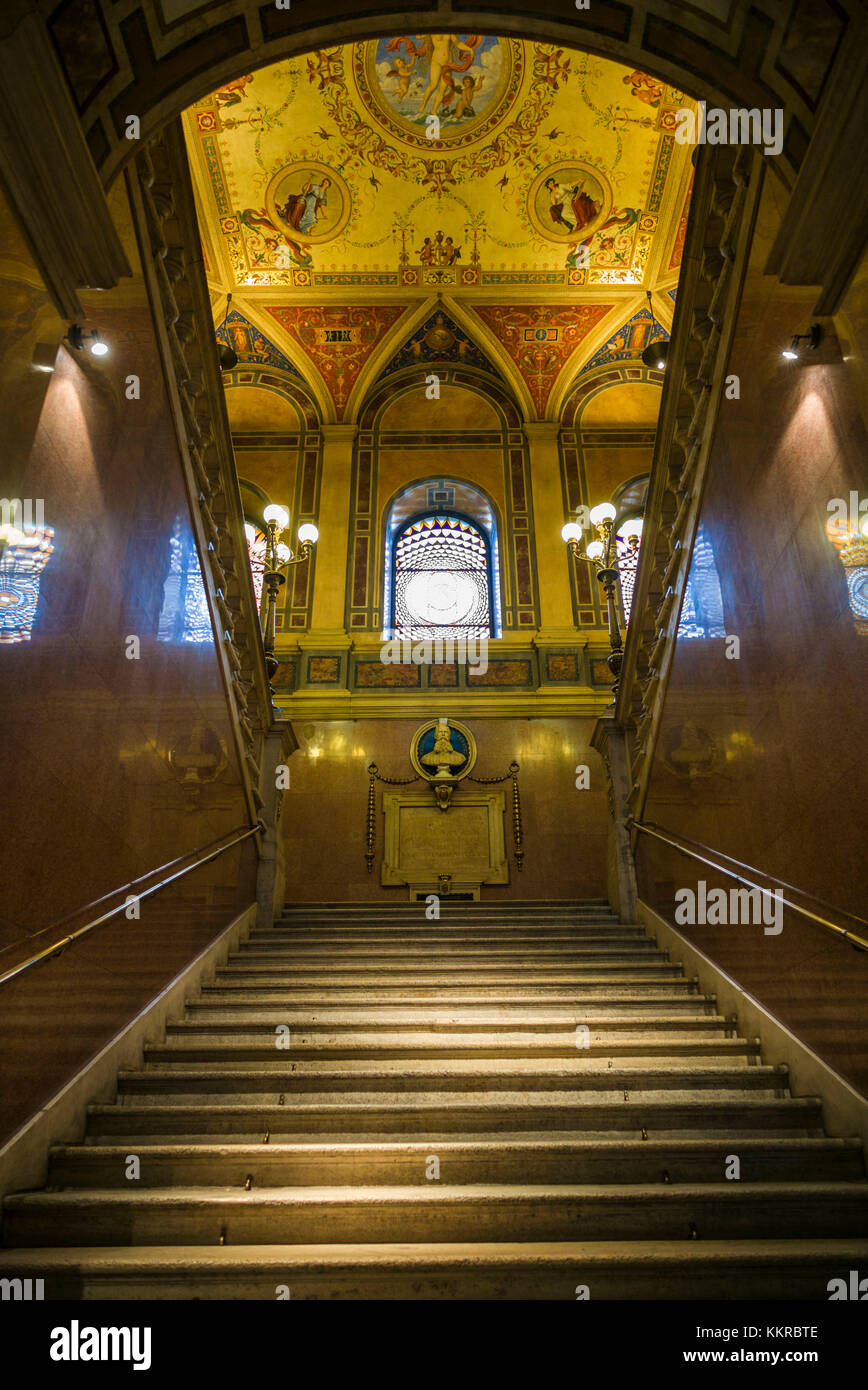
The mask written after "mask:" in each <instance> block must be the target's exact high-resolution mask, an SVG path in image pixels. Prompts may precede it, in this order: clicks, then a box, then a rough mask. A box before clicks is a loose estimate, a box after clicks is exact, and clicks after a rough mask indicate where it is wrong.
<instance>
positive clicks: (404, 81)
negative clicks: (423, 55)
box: [386, 56, 416, 101]
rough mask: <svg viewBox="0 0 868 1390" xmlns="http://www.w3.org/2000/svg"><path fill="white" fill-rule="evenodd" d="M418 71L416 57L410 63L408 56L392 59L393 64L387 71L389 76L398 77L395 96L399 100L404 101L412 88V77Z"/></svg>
mask: <svg viewBox="0 0 868 1390" xmlns="http://www.w3.org/2000/svg"><path fill="white" fill-rule="evenodd" d="M415 71H416V59H415V58H414V59H413V61H412V63H408V62H407V59H406V58H401V57H400V56H398V57H395V58H393V59H392V66H391V68H390V69H389V71H388V72H387V73H386V76H387V77H397V79H398V82H397V85H396V87H395V96H396V97H397V99H398V101H403V100H404V98H405V96H406V95H407V93H408V91H409V90H410V78H411V77H412V76H413V73H414V72H415Z"/></svg>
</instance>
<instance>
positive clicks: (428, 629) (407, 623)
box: [384, 479, 500, 642]
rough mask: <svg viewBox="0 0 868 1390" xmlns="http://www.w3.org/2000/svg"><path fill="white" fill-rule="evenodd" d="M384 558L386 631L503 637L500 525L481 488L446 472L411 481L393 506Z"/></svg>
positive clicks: (420, 637) (404, 635)
mask: <svg viewBox="0 0 868 1390" xmlns="http://www.w3.org/2000/svg"><path fill="white" fill-rule="evenodd" d="M420 504H421V505H420ZM385 559H386V573H385V585H384V627H385V630H386V635H387V636H391V637H394V638H398V639H400V640H404V641H413V642H416V641H425V640H426V639H428V638H433V639H440V638H449V637H452V638H465V639H467V638H480V637H497V636H499V634H500V595H499V587H498V562H497V531H496V526H495V520H494V513H493V509H492V507H491V504H490V503H489V501H488V499H487V498H486V497H485V496H484V494H483V493H481V492H479V491H478V490H477V489H476V488H473V487H471V485H470V484H468V483H458V482H449V481H447V480H444V479H439V480H437V481H429V482H425V483H417V484H414V485H413V486H412V487H410V488H407V489H406V490H405V491H404V492H403V493H401V494H400V496H398V497H397V498H396V499H395V500H394V502H393V503H392V506H391V508H390V511H389V515H388V518H387V524H386V557H385Z"/></svg>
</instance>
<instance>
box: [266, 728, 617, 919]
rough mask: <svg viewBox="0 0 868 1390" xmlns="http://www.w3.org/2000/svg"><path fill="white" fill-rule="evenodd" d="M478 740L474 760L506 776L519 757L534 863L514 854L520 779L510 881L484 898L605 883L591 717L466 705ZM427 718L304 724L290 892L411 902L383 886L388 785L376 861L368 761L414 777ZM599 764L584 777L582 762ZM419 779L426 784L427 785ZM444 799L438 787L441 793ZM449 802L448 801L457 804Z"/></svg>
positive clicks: (290, 819) (288, 831) (290, 807)
mask: <svg viewBox="0 0 868 1390" xmlns="http://www.w3.org/2000/svg"><path fill="white" fill-rule="evenodd" d="M454 714H455V718H456V719H462V720H463V722H465V723H466V724H467V725H468V726H469V727H470V728H471V729H472V731H473V733H474V735H475V737H476V739H477V742H478V744H479V757H478V760H477V764H476V768H475V769H474V771H475V772H476V773H477V774H478V775H479V776H480V777H494V776H500V775H502V774H503V773H504V772H506V770H507V768H508V767H509V764H510V763H511V762H512V760H513V759H515V761H516V762H518V763H519V765H520V768H521V771H520V773H519V786H520V790H521V805H522V816H523V821H524V849H525V856H524V859H525V866H524V869H523V871H522V872H521V873H518V872H516V869H515V866H514V864H513V862H512V826H511V820H510V792H511V785H510V783H505V784H504V788H505V790H506V792H507V797H506V808H507V815H506V817H505V820H504V831H505V835H506V845H507V854H508V858H509V862H510V879H511V881H510V883H509V884H507V885H503V886H491V887H488V888H484V889H483V897H484V899H485V901H496V900H499V899H506V900H510V899H534V898H536V899H539V898H561V899H563V898H589V897H604V896H605V893H606V790H605V778H604V774H603V770H602V765H601V763H600V761H599V759H598V757H597V755H596V753H594V752H593V751H591V749H590V746H589V740H590V737H591V734H592V732H593V726H594V721H593V720H592V719H474V718H473V716H472V715H468V714H462V712H461V710H460V709H459V708H457V707H456V710H455V712H454ZM422 722H423V721H422V720H419V719H409V720H408V719H380V720H375V719H359V720H354V721H350V720H346V721H344V720H341V721H334V722H323V723H317V724H303V723H295V724H293V729H294V731H295V734H296V736H297V738H298V741H299V749H298V752H297V753H295V754H293V757H292V759H291V761H290V765H289V766H290V782H291V786H290V790H289V791H287V793H286V795H285V798H284V803H283V823H284V833H285V836H286V851H287V899H288V901H290V902H317V901H320V902H362V901H373V902H383V903H397V902H405V901H406V900H407V895H408V890H407V889H405V888H383V887H381V885H380V864H381V861H382V852H383V824H384V822H383V811H382V805H383V803H382V795H383V791H384V790H386V789H385V788H384V787H383V786H382V784H378V786H377V832H376V833H377V845H376V851H377V858H376V862H375V865H374V871H373V873H372V874H370V875H369V874H368V873H367V871H366V866H365V857H364V856H365V815H366V809H367V796H368V777H367V773H366V768H367V765H368V763H370V762H375V763H376V764H377V766H378V768H379V769H380V772H381V773H382V775H383V776H385V777H411V776H412V768H411V765H410V759H409V747H410V740H411V738H412V736H413V734H414V733H415V732H416V730H417V729H418V728H419V725H420V724H421V723H422ZM579 764H585V765H587V766H588V767H589V769H590V786H589V787H588V788H587V789H582V790H578V789H577V788H576V785H575V784H576V780H577V777H576V772H575V769H576V767H577V766H578V765H579ZM421 785H422V784H421V783H417V784H416V786H417V787H418V786H421ZM432 799H433V798H432ZM447 814H448V812H447Z"/></svg>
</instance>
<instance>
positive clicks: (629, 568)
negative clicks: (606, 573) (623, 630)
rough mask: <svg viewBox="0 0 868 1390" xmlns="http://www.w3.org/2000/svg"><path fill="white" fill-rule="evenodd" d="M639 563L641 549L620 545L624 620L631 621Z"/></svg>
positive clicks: (619, 562) (619, 567) (619, 572)
mask: <svg viewBox="0 0 868 1390" xmlns="http://www.w3.org/2000/svg"><path fill="white" fill-rule="evenodd" d="M638 564H639V551H638V550H632V549H631V548H630V547H629V546H624V547H621V546H619V547H618V574H619V576H620V580H621V604H622V607H623V609H624V622H625V623H629V621H630V609H631V608H632V607H633V588H634V586H635V584H636V569H637V567H638Z"/></svg>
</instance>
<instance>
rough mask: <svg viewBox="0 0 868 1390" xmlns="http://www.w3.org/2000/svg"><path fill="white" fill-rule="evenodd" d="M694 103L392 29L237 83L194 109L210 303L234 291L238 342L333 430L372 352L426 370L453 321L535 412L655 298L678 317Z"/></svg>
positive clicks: (590, 68) (569, 60) (594, 68)
mask: <svg viewBox="0 0 868 1390" xmlns="http://www.w3.org/2000/svg"><path fill="white" fill-rule="evenodd" d="M685 105H690V102H689V100H688V99H687V98H686V97H685V96H684V95H683V94H682V93H681V92H679V91H677V90H675V89H674V88H672V87H669V86H666V85H665V84H663V83H661V82H659V81H657V80H656V79H655V78H653V77H650V76H648V75H647V74H643V73H640V72H636V71H632V70H630V69H627V68H625V67H623V66H621V65H619V64H617V63H612V62H608V61H607V60H605V59H602V58H598V57H594V56H592V55H589V54H584V53H580V52H576V51H571V50H566V49H561V48H557V47H554V46H551V45H545V44H538V43H530V42H527V43H526V42H523V41H521V40H518V39H514V38H497V37H493V36H490V35H478V34H441V35H438V34H434V35H427V36H421V35H413V34H398V35H392V36H389V37H386V38H382V39H379V40H368V41H365V42H361V43H356V44H347V45H345V46H342V47H337V48H329V49H325V50H321V51H318V52H314V53H310V54H307V55H305V56H302V57H300V58H294V59H289V60H285V61H283V62H280V63H276V64H274V65H272V66H270V67H267V68H263V69H261V70H260V71H259V72H256V73H253V74H245V75H242V76H241V77H238V78H237V79H235V80H234V81H233V82H230V83H228V84H227V85H226V86H225V87H221V88H220V89H219V90H218V91H216V92H214V93H212V94H211V95H210V96H209V97H206V98H205V99H203V100H202V101H200V102H198V103H196V105H195V106H193V107H191V108H190V109H189V110H188V111H187V112H186V113H185V115H184V124H185V132H186V137H187V144H188V149H189V153H190V164H191V170H192V173H193V182H194V188H195V194H196V202H197V208H198V212H199V218H200V224H201V228H202V240H203V250H204V256H205V265H206V270H207V274H208V278H209V282H210V285H211V288H212V292H213V293H214V295H215V303H216V304H219V303H220V295H221V294H222V295H223V296H225V295H226V294H227V293H229V292H231V293H232V296H233V299H232V303H233V308H235V309H236V311H237V312H240V313H241V314H243V315H244V316H245V323H246V325H247V327H246V328H242V325H241V323H240V321H238V320H233V321H232V323H231V324H230V325H229V328H230V329H232V330H233V331H234V337H236V338H238V340H239V343H238V345H240V344H241V340H242V338H243V337H244V333H245V332H247V333H253V334H256V333H259V334H263V335H265V338H266V340H267V341H268V342H269V343H271V345H272V349H273V352H274V353H275V354H277V355H283V356H285V357H286V359H287V360H288V361H290V362H291V363H293V364H294V366H295V368H296V370H300V371H301V372H302V374H303V375H304V376H305V377H306V379H307V380H308V381H309V383H310V384H311V387H312V389H313V391H314V393H315V394H316V395H317V396H318V398H319V399H320V402H321V407H322V408H323V409H324V410H325V412H326V415H327V416H330V417H331V418H334V419H341V418H349V416H348V414H347V411H348V410H349V409H350V405H349V403H350V402H351V401H353V400H355V399H357V397H358V391H359V390H362V389H366V382H367V376H366V373H367V370H368V364H369V362H370V371H371V374H372V378H371V379H372V380H373V379H375V377H376V376H377V375H379V374H382V373H383V372H384V371H385V370H387V369H388V365H389V363H390V361H394V362H397V361H399V360H400V361H401V362H403V361H404V360H405V359H406V360H407V361H410V362H411V361H412V360H413V354H415V356H416V357H420V355H424V360H426V361H428V360H433V358H434V357H436V356H437V352H438V350H439V349H437V348H436V346H432V344H433V343H434V339H433V338H432V339H431V342H430V343H429V342H428V341H427V339H426V338H425V336H424V335H422V336H421V337H420V336H419V332H420V328H421V326H422V324H423V323H426V322H428V320H429V318H430V315H431V313H432V312H442V311H443V310H444V309H445V310H446V311H447V313H449V314H451V316H452V317H451V319H450V322H451V323H452V325H453V328H454V330H455V332H456V333H458V334H459V335H460V337H459V341H464V342H465V343H466V346H465V347H463V348H462V349H461V351H462V352H463V353H465V354H467V357H466V360H468V361H470V360H471V359H472V358H473V356H474V354H476V355H479V356H480V357H484V358H485V359H486V360H487V361H488V362H489V363H490V365H491V367H492V368H493V370H494V371H495V372H498V373H500V374H501V375H502V376H504V377H505V378H506V379H507V380H508V381H509V382H510V383H511V384H512V386H513V389H514V390H515V392H516V394H517V395H518V396H519V398H520V400H521V402H522V404H523V408H524V409H525V411H526V413H527V414H528V416H530V417H537V418H539V417H543V416H544V415H545V413H546V410H547V409H550V408H551V402H552V401H554V400H556V399H560V398H561V397H562V395H563V387H564V381H565V378H566V377H569V376H570V375H571V374H573V373H577V372H578V371H580V370H581V369H582V366H583V365H584V364H586V363H587V362H588V361H589V360H590V358H591V357H592V356H593V354H594V353H595V352H597V351H598V350H599V349H600V347H601V346H602V345H603V344H604V343H605V342H606V341H607V340H608V339H609V338H610V337H611V335H612V334H613V333H614V332H615V331H616V330H617V329H619V328H620V327H621V325H624V324H627V323H628V322H629V321H630V320H631V318H632V317H633V316H634V315H635V314H636V313H637V311H638V310H639V309H640V307H641V306H642V305H643V304H647V298H646V292H647V291H650V292H651V293H652V294H653V296H654V310H655V313H656V314H657V315H658V316H659V317H660V318H661V322H662V325H663V327H664V328H666V326H667V325H668V324H671V311H672V302H671V299H670V298H669V296H668V293H667V291H668V290H669V289H670V288H671V287H674V286H675V284H676V283H677V278H678V271H679V266H680V260H681V254H682V248H683V241H684V231H685V227H686V217H687V210H688V206H689V190H690V175H691V172H692V170H691V164H690V148H689V146H686V145H683V144H679V143H677V142H676V140H675V138H674V130H675V117H676V112H677V111H678V110H679V108H681V107H683V106H685ZM222 302H223V304H224V305H225V297H224V299H223V301H222ZM423 310H424V312H423ZM420 314H421V316H420ZM218 322H219V318H218ZM427 331H428V330H426V332H427ZM414 335H415V338H414ZM229 336H233V333H229ZM435 336H436V335H435ZM383 340H388V343H389V345H390V348H391V354H386V355H384V354H383V353H382V352H381V351H380V345H381V344H382V342H383ZM631 341H632V340H631ZM414 342H415V346H414V345H413V344H414ZM238 345H237V346H238ZM260 346H261V344H260ZM401 353H403V354H404V357H403V358H401V357H400V354H401ZM408 354H410V356H409V357H408ZM432 354H433V356H432ZM243 355H244V356H245V357H248V359H249V357H250V356H252V349H251V352H250V353H249V354H248V353H245V354H243ZM373 358H376V360H375V361H374V360H372V359H373ZM360 377H361V378H362V384H361V386H360V387H358V388H357V389H356V392H355V396H354V395H353V391H354V387H355V386H356V383H357V382H358V381H359V379H360ZM556 383H558V389H555V387H556Z"/></svg>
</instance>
